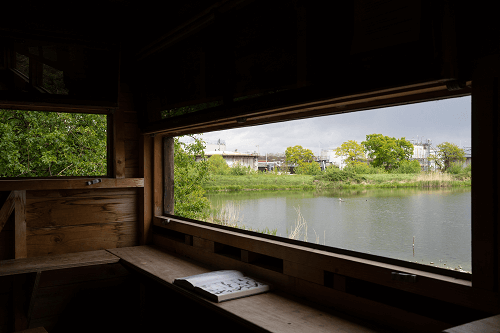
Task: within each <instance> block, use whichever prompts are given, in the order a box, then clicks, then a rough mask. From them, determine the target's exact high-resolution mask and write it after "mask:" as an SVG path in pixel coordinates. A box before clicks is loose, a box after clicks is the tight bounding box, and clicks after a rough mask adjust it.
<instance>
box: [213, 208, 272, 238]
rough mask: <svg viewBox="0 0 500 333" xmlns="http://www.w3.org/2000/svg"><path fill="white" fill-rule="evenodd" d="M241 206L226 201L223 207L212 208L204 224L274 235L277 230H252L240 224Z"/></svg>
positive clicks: (266, 228)
mask: <svg viewBox="0 0 500 333" xmlns="http://www.w3.org/2000/svg"><path fill="white" fill-rule="evenodd" d="M240 212H241V206H240V204H239V203H235V202H234V201H226V202H225V203H224V205H222V206H218V207H212V208H211V210H210V214H209V217H208V219H207V220H206V221H205V222H209V223H214V224H218V225H223V226H227V227H232V228H237V229H243V230H249V231H255V232H260V233H263V234H268V235H275V236H276V233H277V231H278V229H277V228H276V229H269V228H268V227H265V228H264V229H253V228H249V227H247V226H245V225H243V224H241V220H242V219H243V216H241V217H240Z"/></svg>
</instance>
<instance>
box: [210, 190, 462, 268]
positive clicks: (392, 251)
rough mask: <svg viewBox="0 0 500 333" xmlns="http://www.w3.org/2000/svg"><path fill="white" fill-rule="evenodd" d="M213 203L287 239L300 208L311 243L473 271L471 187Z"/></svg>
mask: <svg viewBox="0 0 500 333" xmlns="http://www.w3.org/2000/svg"><path fill="white" fill-rule="evenodd" d="M339 198H342V201H340V200H339ZM209 199H210V201H211V202H212V205H213V206H216V205H219V206H221V205H223V204H224V203H227V202H233V203H237V204H238V205H239V206H240V208H241V211H240V214H239V217H240V219H241V221H240V222H241V223H242V224H244V225H246V226H248V227H251V228H254V229H264V228H266V227H268V228H269V229H274V228H277V230H278V231H277V235H279V236H282V237H287V235H288V234H290V232H291V230H292V229H293V226H294V225H295V223H296V221H297V211H296V208H300V212H301V214H302V215H303V217H304V219H305V220H306V221H307V223H308V229H307V241H309V242H314V243H316V242H319V243H320V244H325V245H328V246H333V247H337V248H342V249H347V250H353V251H358V252H364V253H370V254H375V255H379V256H384V257H390V258H395V259H402V260H408V261H413V262H419V263H425V264H430V263H431V262H433V263H434V265H436V266H440V267H451V268H457V267H459V266H460V267H462V268H463V269H464V270H466V271H470V270H471V190H470V188H455V189H428V190H418V189H373V190H350V191H339V190H336V191H323V192H314V191H293V192H292V191H279V192H276V191H266V192H262V191H248V192H229V193H227V192H226V193H220V194H210V195H209ZM413 237H414V239H415V248H414V250H415V255H413ZM301 240H303V238H302V239H301Z"/></svg>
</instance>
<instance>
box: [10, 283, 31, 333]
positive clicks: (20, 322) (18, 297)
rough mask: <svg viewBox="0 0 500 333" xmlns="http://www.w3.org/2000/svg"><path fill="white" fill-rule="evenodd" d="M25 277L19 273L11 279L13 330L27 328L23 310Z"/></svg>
mask: <svg viewBox="0 0 500 333" xmlns="http://www.w3.org/2000/svg"><path fill="white" fill-rule="evenodd" d="M26 277H27V276H26V275H20V276H18V277H16V278H15V279H13V280H12V284H13V285H12V312H13V317H12V319H13V321H14V323H13V324H14V325H13V326H14V331H15V332H17V331H22V330H25V329H27V328H28V320H27V317H26V312H25V302H26V291H25V289H24V284H25V283H26Z"/></svg>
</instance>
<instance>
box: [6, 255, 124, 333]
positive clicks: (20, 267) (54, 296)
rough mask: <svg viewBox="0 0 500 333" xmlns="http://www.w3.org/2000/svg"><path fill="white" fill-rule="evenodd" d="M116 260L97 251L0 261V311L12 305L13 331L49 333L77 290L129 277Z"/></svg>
mask: <svg viewBox="0 0 500 333" xmlns="http://www.w3.org/2000/svg"><path fill="white" fill-rule="evenodd" d="M119 260H120V258H118V257H116V256H115V255H113V254H111V253H110V252H108V251H106V250H98V251H88V252H79V253H69V254H62V255H50V256H44V257H32V258H24V259H12V260H3V261H0V285H3V288H0V299H1V300H3V302H2V304H0V311H5V310H6V309H7V308H10V307H11V306H13V318H11V319H12V320H13V323H14V324H13V329H14V330H15V331H22V330H23V329H28V328H30V327H31V328H33V329H34V328H36V327H39V326H44V327H45V328H46V329H47V330H50V328H51V327H52V326H53V325H54V324H55V323H57V321H58V318H59V315H60V313H62V312H63V311H64V309H65V307H66V304H67V303H68V302H69V301H70V300H71V299H72V297H73V295H74V294H75V293H76V292H77V291H78V290H80V289H79V288H84V287H89V286H94V285H98V286H99V285H102V284H104V283H108V282H110V281H111V283H108V284H111V285H112V284H113V283H114V281H119V280H120V279H121V278H124V277H126V276H127V274H128V275H130V273H129V272H128V271H127V270H126V269H125V268H123V267H122V265H121V264H119ZM11 294H12V295H13V297H12V296H10V295H11ZM9 299H12V300H13V301H12V302H13V304H10V303H9V301H8V300H9ZM6 302H7V303H6ZM9 325H12V324H9ZM3 326H4V328H5V322H4V323H3ZM1 330H2V327H0V331H1ZM27 332H31V331H27ZM34 332H36V331H34Z"/></svg>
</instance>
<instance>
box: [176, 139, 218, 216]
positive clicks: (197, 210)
mask: <svg viewBox="0 0 500 333" xmlns="http://www.w3.org/2000/svg"><path fill="white" fill-rule="evenodd" d="M180 138H181V137H176V138H174V209H175V215H178V216H183V217H187V218H190V219H197V220H205V219H206V218H207V217H208V209H209V208H210V202H209V201H208V199H207V198H206V197H205V196H204V194H205V190H203V188H202V187H201V184H202V183H203V182H205V181H206V180H207V179H208V177H209V163H208V161H207V160H206V159H205V155H204V152H203V150H204V149H205V142H204V141H203V140H202V139H201V138H197V137H194V136H193V137H192V138H193V140H194V142H192V143H190V144H188V143H185V142H181V141H180V140H179V139H180ZM197 156H201V161H199V162H196V157H197Z"/></svg>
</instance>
